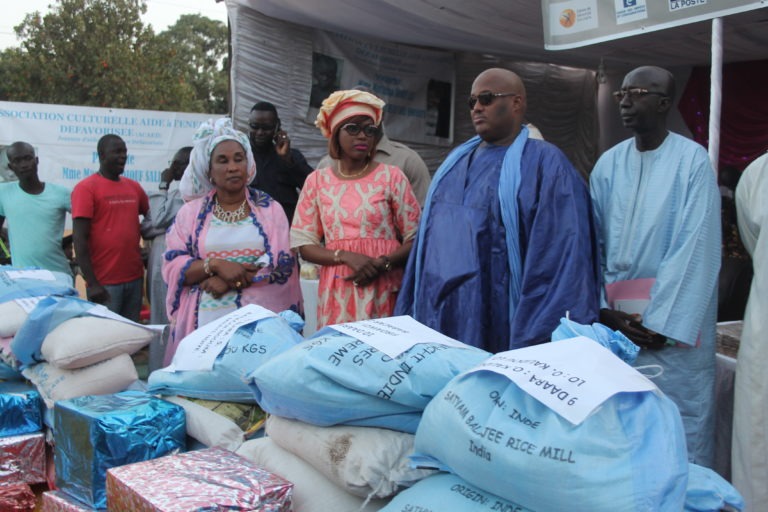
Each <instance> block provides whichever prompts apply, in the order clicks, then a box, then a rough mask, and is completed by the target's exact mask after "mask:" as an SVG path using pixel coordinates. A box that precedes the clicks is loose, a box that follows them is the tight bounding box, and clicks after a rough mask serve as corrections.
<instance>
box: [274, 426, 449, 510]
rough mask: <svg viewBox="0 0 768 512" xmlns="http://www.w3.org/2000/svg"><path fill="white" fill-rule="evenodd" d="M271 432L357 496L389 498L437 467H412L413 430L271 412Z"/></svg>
mask: <svg viewBox="0 0 768 512" xmlns="http://www.w3.org/2000/svg"><path fill="white" fill-rule="evenodd" d="M266 432H267V436H269V437H270V438H271V439H272V440H273V441H274V442H275V443H276V444H278V445H279V446H280V447H281V448H283V449H285V450H287V451H289V452H291V453H293V454H294V455H296V456H298V457H300V458H301V459H303V460H304V461H306V462H307V463H308V464H310V465H311V466H312V467H313V468H315V469H316V470H318V471H320V472H321V473H322V474H323V475H325V476H326V477H327V478H328V479H329V480H331V481H332V482H334V483H335V484H336V485H338V486H340V487H341V488H343V489H345V490H346V491H347V492H350V493H352V494H354V495H356V496H361V497H363V498H367V497H369V496H372V497H376V498H388V497H391V496H394V495H395V494H397V493H398V492H399V491H400V490H401V489H402V488H404V487H410V486H411V485H413V484H414V483H416V482H418V481H419V480H421V479H423V478H425V477H427V476H429V475H431V474H433V473H435V471H433V470H428V469H414V468H411V467H410V459H409V458H408V456H409V455H410V454H411V453H412V452H413V440H414V435H413V434H407V433H405V432H396V431H394V430H388V429H383V428H376V427H354V426H346V425H337V426H333V427H318V426H315V425H310V424H308V423H303V422H300V421H296V420H290V419H286V418H281V417H279V416H274V415H272V416H269V418H267V424H266Z"/></svg>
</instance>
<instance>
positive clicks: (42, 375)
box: [22, 354, 138, 408]
mask: <svg viewBox="0 0 768 512" xmlns="http://www.w3.org/2000/svg"><path fill="white" fill-rule="evenodd" d="M22 374H23V375H24V377H26V378H27V379H29V380H30V381H31V382H32V384H34V385H35V386H36V387H37V390H38V391H39V392H40V396H41V397H42V398H43V400H44V401H45V405H46V406H48V407H49V408H52V407H53V404H54V402H57V401H59V400H67V399H69V398H77V397H80V396H87V395H109V394H112V393H119V392H120V391H124V390H125V389H126V388H127V387H128V386H130V385H131V384H132V383H133V382H134V381H136V379H138V375H137V374H136V367H135V366H134V365H133V360H132V359H131V356H129V355H127V354H120V355H119V356H117V357H113V358H112V359H107V360H106V361H102V362H100V363H96V364H94V365H91V366H86V367H85V368H79V369H77V370H63V369H61V368H57V367H55V366H53V365H52V364H49V363H40V364H36V365H34V366H29V367H27V368H26V369H24V370H23V371H22Z"/></svg>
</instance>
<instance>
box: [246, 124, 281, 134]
mask: <svg viewBox="0 0 768 512" xmlns="http://www.w3.org/2000/svg"><path fill="white" fill-rule="evenodd" d="M248 126H250V127H251V130H253V131H256V130H262V131H265V132H272V131H274V130H275V128H277V125H275V124H261V123H250V124H249V125H248Z"/></svg>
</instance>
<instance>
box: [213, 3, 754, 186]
mask: <svg viewBox="0 0 768 512" xmlns="http://www.w3.org/2000/svg"><path fill="white" fill-rule="evenodd" d="M226 2H227V6H228V9H229V17H230V23H231V26H232V46H233V60H232V97H233V112H232V114H233V117H234V120H235V123H236V125H239V126H240V127H241V128H245V120H246V119H247V116H248V110H249V109H250V106H251V105H253V103H255V102H256V101H259V100H267V101H272V102H273V103H275V104H276V105H277V106H278V109H279V110H280V114H281V117H282V120H283V126H284V127H286V128H288V129H289V131H290V132H291V136H292V139H293V140H294V147H297V148H299V149H300V150H302V152H304V153H305V155H306V156H307V157H308V160H309V162H310V164H314V163H315V162H316V161H317V159H319V158H320V156H322V154H324V153H325V141H324V139H322V138H320V136H319V134H318V133H317V130H316V129H315V128H314V126H312V123H311V121H312V119H311V117H310V116H309V115H308V113H307V97H308V94H309V88H310V86H311V83H310V76H309V74H310V70H311V67H312V60H311V54H312V51H313V48H312V38H313V34H314V33H316V32H318V31H327V32H335V33H342V34H349V35H351V36H355V37H359V38H361V39H366V40H372V41H387V42H391V43H397V44H403V45H409V46H414V47H429V48H435V49H440V50H445V51H449V52H452V53H453V54H454V55H455V62H456V64H455V65H456V82H455V90H454V98H455V101H456V109H455V118H454V119H455V121H454V143H458V142H460V141H462V140H465V139H466V138H468V137H469V136H471V135H473V133H474V131H473V129H472V126H471V124H470V123H469V116H468V115H466V110H464V109H463V98H464V97H465V96H466V95H467V94H468V93H469V88H470V86H471V82H472V79H473V78H474V76H475V75H476V74H477V73H478V72H479V71H481V70H483V69H485V68H488V67H492V66H501V67H507V68H510V69H513V70H515V71H516V72H518V74H520V75H521V77H522V78H523V80H524V81H525V82H526V84H527V87H528V92H529V105H528V113H529V118H530V120H531V121H533V122H534V124H536V125H537V126H538V127H539V128H542V131H543V133H544V136H545V138H547V140H550V141H552V142H554V143H555V144H557V145H558V146H559V147H560V148H561V149H563V151H565V152H566V154H567V155H568V156H569V158H570V159H571V160H572V161H573V162H574V164H575V165H576V166H577V167H578V168H580V169H581V170H582V171H588V170H589V169H591V166H592V164H593V163H594V161H595V159H596V158H597V156H599V153H600V151H601V150H604V149H606V148H607V147H610V146H611V145H613V144H614V143H615V142H617V141H618V140H621V139H622V138H625V137H626V136H628V135H629V133H628V132H626V131H625V130H624V129H623V128H622V127H621V125H620V123H619V119H618V116H617V115H616V112H615V106H614V105H613V104H612V103H610V102H611V99H610V95H609V92H610V91H611V90H613V89H614V88H616V87H617V86H618V84H620V80H621V77H622V76H623V75H624V73H626V71H628V70H629V69H631V68H633V67H635V66H638V65H647V64H655V65H659V66H663V67H667V68H668V69H670V70H672V71H673V72H674V73H675V75H676V78H677V79H678V84H679V86H678V89H679V90H682V85H683V84H684V83H685V80H687V76H688V73H689V70H690V67H691V66H694V65H707V64H709V61H710V45H711V43H710V39H711V33H712V23H711V22H709V21H705V22H699V23H693V24H690V25H684V26H680V27H676V28H674V29H667V30H661V31H656V32H652V33H648V34H642V35H638V36H633V37H631V38H627V39H619V40H614V41H608V42H603V43H600V44H595V45H592V46H586V47H582V48H576V49H572V50H563V51H548V50H545V49H544V40H543V27H542V12H541V6H540V4H539V2H531V1H527V2H522V1H520V0H505V1H501V0H476V1H474V2H457V1H443V2H439V3H438V2H435V1H434V0H376V1H372V0H312V1H304V0H280V1H277V0H226ZM722 32H723V37H722V39H723V41H724V52H723V60H724V61H725V62H734V61H744V60H759V59H765V58H768V9H759V10H755V11H750V12H746V13H740V14H734V15H731V16H729V17H727V18H726V19H725V23H723V31H722ZM542 63H549V64H558V65H560V66H561V67H559V68H558V67H554V66H548V65H547V64H542ZM601 63H602V64H603V66H600V64H601ZM598 68H599V69H600V71H601V72H604V74H605V76H604V78H605V80H604V82H605V83H604V84H597V83H595V74H596V72H597V71H598ZM674 116H676V117H673V118H672V119H671V120H670V123H671V124H670V126H671V128H672V129H673V130H675V131H679V132H682V133H684V134H685V133H688V130H687V128H686V127H685V125H684V123H683V122H682V119H681V118H680V116H679V115H678V114H677V113H676V112H675V113H674ZM393 138H397V137H393ZM406 142H408V143H409V145H411V146H412V147H414V149H416V150H417V151H419V153H421V154H422V156H423V157H424V158H425V160H426V161H427V163H428V165H429V167H430V168H431V169H432V170H433V171H434V170H435V167H436V165H437V163H438V162H439V161H441V160H442V158H443V157H444V155H445V154H446V152H447V148H446V147H444V146H443V147H440V146H433V145H428V144H425V145H419V144H414V143H413V142H412V141H406Z"/></svg>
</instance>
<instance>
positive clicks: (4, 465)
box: [0, 432, 46, 485]
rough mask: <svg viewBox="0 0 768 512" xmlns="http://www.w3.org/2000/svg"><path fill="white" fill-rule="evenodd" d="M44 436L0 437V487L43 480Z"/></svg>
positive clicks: (37, 434)
mask: <svg viewBox="0 0 768 512" xmlns="http://www.w3.org/2000/svg"><path fill="white" fill-rule="evenodd" d="M45 475H46V473H45V434H43V433H42V432H38V433H36V434H22V435H20V436H11V437H0V485H2V484H11V483H19V482H26V483H28V484H38V483H43V482H45V481H46V479H45Z"/></svg>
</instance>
